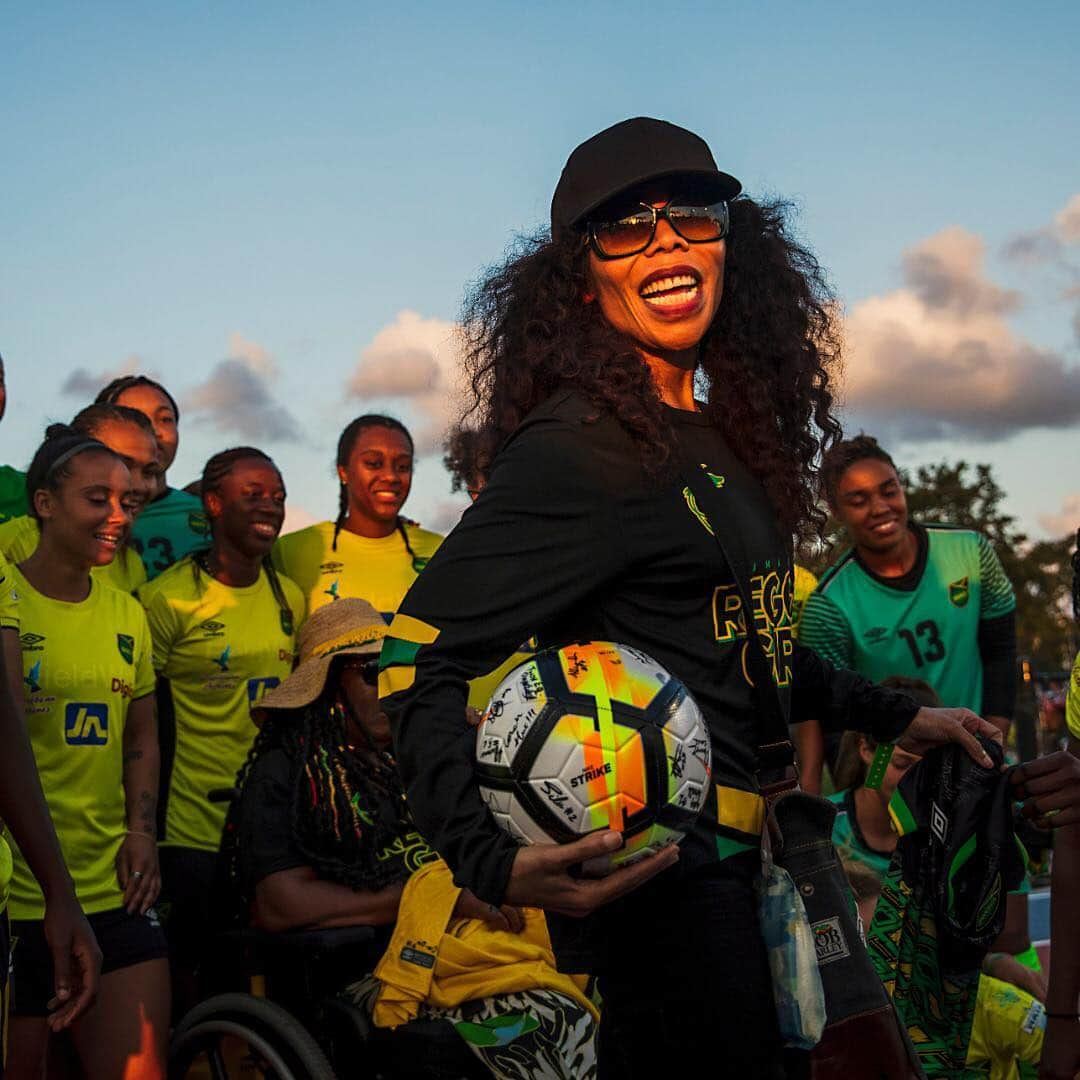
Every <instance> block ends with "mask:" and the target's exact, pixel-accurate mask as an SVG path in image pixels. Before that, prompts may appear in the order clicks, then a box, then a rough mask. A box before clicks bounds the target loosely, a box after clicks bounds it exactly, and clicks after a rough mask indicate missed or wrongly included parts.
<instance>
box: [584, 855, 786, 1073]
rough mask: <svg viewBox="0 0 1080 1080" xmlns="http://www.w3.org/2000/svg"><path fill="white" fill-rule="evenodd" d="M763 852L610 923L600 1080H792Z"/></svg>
mask: <svg viewBox="0 0 1080 1080" xmlns="http://www.w3.org/2000/svg"><path fill="white" fill-rule="evenodd" d="M759 864H760V863H759V857H758V855H757V853H756V852H750V853H747V855H740V856H736V857H735V858H733V859H729V860H727V861H726V862H723V863H719V864H716V865H714V866H710V867H703V868H701V869H699V870H697V871H695V872H694V873H692V874H687V875H685V876H682V877H681V880H680V878H679V877H677V876H672V878H671V880H667V879H668V875H666V874H665V875H662V876H661V878H660V879H658V880H657V881H656V882H653V883H650V884H649V885H646V886H645V887H644V888H642V889H641V890H639V891H638V892H637V893H635V894H631V896H629V897H627V899H626V900H624V901H621V902H619V903H618V904H617V905H613V908H612V911H611V915H612V918H611V919H610V920H607V919H605V922H606V924H607V925H606V926H605V930H606V931H607V932H606V933H605V934H604V937H605V941H606V947H605V953H606V956H605V958H604V970H605V974H603V975H601V976H600V979H599V989H600V994H601V997H602V998H603V1003H602V1006H601V1020H600V1038H599V1047H600V1069H599V1076H600V1078H601V1080H615V1078H619V1080H635V1078H641V1080H645V1078H648V1080H656V1078H657V1077H661V1076H663V1077H669V1076H670V1077H676V1076H687V1077H693V1076H699V1075H707V1076H709V1077H713V1078H716V1080H727V1078H731V1080H747V1078H753V1080H784V1078H787V1077H797V1076H800V1075H803V1072H804V1070H805V1065H806V1062H805V1055H792V1054H790V1053H785V1051H784V1050H783V1048H782V1046H781V1042H780V1033H779V1030H778V1028H777V1022H776V1009H775V1006H774V1004H773V996H772V980H771V977H770V975H769V966H768V958H767V955H766V951H765V945H764V942H763V941H762V937H761V932H760V930H759V928H758V916H757V901H756V898H755V895H754V890H753V879H754V875H755V874H756V872H757V869H758V866H759Z"/></svg>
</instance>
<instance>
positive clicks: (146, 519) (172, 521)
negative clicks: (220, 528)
mask: <svg viewBox="0 0 1080 1080" xmlns="http://www.w3.org/2000/svg"><path fill="white" fill-rule="evenodd" d="M129 543H130V544H131V547H132V548H133V549H134V550H135V551H136V552H137V553H138V554H139V555H140V556H141V558H142V561H143V566H145V567H146V577H147V580H148V581H153V580H154V578H156V577H157V576H158V574H160V573H162V572H163V571H165V570H168V569H169V567H170V566H173V565H174V564H175V563H178V562H179V561H180V560H181V559H182V558H184V556H185V555H190V554H191V553H192V552H195V551H205V550H206V549H207V548H208V547H209V546H210V521H209V519H208V518H207V516H206V511H205V510H204V509H203V504H202V500H201V499H198V498H196V497H195V496H194V495H192V494H190V493H189V492H187V491H180V490H179V489H177V488H169V489H168V490H167V491H166V492H165V494H164V495H162V496H161V498H159V499H155V500H154V501H153V502H149V503H147V504H146V505H145V506H144V507H143V508H142V510H140V511H139V516H138V517H137V518H136V519H135V523H134V524H133V525H132V526H131V540H130V541H129Z"/></svg>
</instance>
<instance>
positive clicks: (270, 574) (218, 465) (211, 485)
mask: <svg viewBox="0 0 1080 1080" xmlns="http://www.w3.org/2000/svg"><path fill="white" fill-rule="evenodd" d="M249 458H257V459H258V460H260V461H265V462H266V463H267V464H268V465H270V467H271V468H273V469H274V471H275V472H277V474H278V476H279V477H280V476H281V470H280V469H278V467H277V466H276V465H275V464H274V462H273V459H272V458H271V457H270V455H269V454H266V453H264V452H263V451H262V450H257V449H256V448H255V447H254V446H234V447H233V448H232V449H230V450H222V451H221V452H220V453H218V454H215V455H214V456H213V457H212V458H210V460H209V461H207V463H206V464H205V465H204V466H203V472H202V479H201V480H200V482H199V484H200V486H199V490H200V491H201V492H202V500H203V506H204V507H205V506H206V496H207V495H209V494H210V493H211V492H214V493H218V492H220V491H221V483H222V481H223V480H224V479H225V477H226V476H228V475H229V473H231V472H232V471H233V469H234V468H235V467H236V464H237V462H239V461H246V460H247V459H249ZM213 531H214V519H213V518H212V517H211V518H210V532H211V534H213ZM205 558H206V554H205V553H199V554H196V555H193V556H192V559H191V568H192V573H193V574H194V575H195V581H196V584H197V583H198V581H199V562H200V559H205ZM203 569H206V570H207V573H209V569H208V567H207V566H206V564H205V563H204V564H203ZM262 569H263V570H264V571H265V573H266V578H267V580H268V581H269V582H270V591H271V592H272V593H273V594H274V599H275V600H276V601H277V604H278V608H279V610H280V612H281V629H282V632H283V633H286V634H291V633H292V632H293V628H294V626H295V625H296V624H295V622H294V620H293V611H292V607H291V606H290V605H289V601H288V599H287V598H286V596H285V590H284V589H283V588H282V587H281V579H280V578H279V577H278V573H277V570H276V569H275V568H274V564H273V563H272V562H271V561H270V556H269V555H264V556H263V559H262Z"/></svg>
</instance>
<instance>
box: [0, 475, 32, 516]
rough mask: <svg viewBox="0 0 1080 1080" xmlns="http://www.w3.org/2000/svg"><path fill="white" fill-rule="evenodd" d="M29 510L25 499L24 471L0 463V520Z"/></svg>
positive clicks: (20, 514)
mask: <svg viewBox="0 0 1080 1080" xmlns="http://www.w3.org/2000/svg"><path fill="white" fill-rule="evenodd" d="M29 512H30V507H29V506H28V505H27V501H26V473H24V472H19V470H18V469H13V468H12V467H11V466H10V465H0V521H10V520H11V519H12V518H14V517H21V516H22V515H23V514H27V513H29Z"/></svg>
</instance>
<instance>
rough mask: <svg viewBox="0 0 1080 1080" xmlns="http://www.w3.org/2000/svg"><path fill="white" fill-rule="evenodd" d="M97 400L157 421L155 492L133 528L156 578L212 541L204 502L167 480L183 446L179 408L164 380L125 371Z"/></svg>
mask: <svg viewBox="0 0 1080 1080" xmlns="http://www.w3.org/2000/svg"><path fill="white" fill-rule="evenodd" d="M95 400H96V402H97V404H99V405H126V406H127V407H128V408H131V409H138V411H139V412H141V413H142V414H143V415H144V416H146V417H147V419H149V421H150V423H151V424H153V427H154V434H155V435H156V436H157V441H158V446H159V447H160V448H161V476H160V477H159V483H158V488H157V491H156V492H155V493H154V496H153V498H151V499H150V501H149V502H147V504H146V506H144V507H143V509H142V512H141V513H140V514H139V516H138V518H137V519H136V521H135V524H134V526H133V527H132V530H131V544H132V547H134V548H135V550H136V551H137V552H139V554H140V555H141V556H142V560H143V563H144V564H145V566H146V576H147V577H148V578H149V579H150V580H153V579H154V578H155V577H157V576H158V574H160V573H161V572H162V571H163V570H167V569H168V568H169V567H170V566H172V565H173V563H175V562H178V561H179V560H180V559H182V558H183V557H184V556H185V555H188V554H190V553H191V552H193V551H202V550H204V549H205V548H207V547H209V545H210V531H209V526H208V525H207V522H206V514H205V513H204V512H203V508H202V503H201V502H200V501H199V499H198V498H197V497H196V496H194V495H191V494H189V493H188V492H186V491H181V490H179V489H178V488H173V487H169V486H168V484H167V483H166V480H165V477H166V474H167V472H168V470H169V469H170V468H172V463H173V461H175V460H176V451H177V450H178V449H179V446H180V433H179V425H180V408H179V406H178V405H177V404H176V401H175V399H174V398H173V396H172V394H170V393H169V391H168V390H166V389H165V387H164V386H162V385H161V383H159V382H155V381H154V380H153V379H151V378H148V377H147V376H146V375H123V376H121V377H120V378H118V379H113V381H112V382H111V383H109V385H108V386H106V387H105V388H104V389H103V390H102V391H101V392H100V393H99V394H98V396H97V398H96V399H95Z"/></svg>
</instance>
